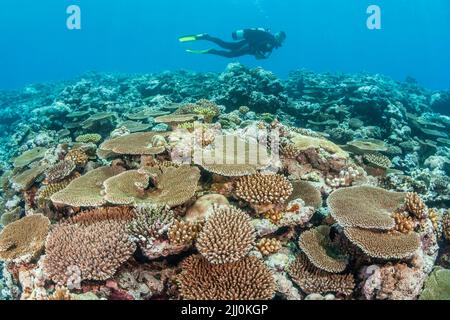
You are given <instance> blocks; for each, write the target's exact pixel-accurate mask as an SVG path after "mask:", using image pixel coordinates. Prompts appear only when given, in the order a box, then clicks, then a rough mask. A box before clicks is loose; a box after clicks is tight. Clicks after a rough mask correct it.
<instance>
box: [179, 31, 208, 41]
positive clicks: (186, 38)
mask: <svg viewBox="0 0 450 320" xmlns="http://www.w3.org/2000/svg"><path fill="white" fill-rule="evenodd" d="M205 35H206V34H204V33H200V34H196V35H190V36H184V37H180V38H178V41H180V42H191V41H197V40H202V38H204V37H205Z"/></svg>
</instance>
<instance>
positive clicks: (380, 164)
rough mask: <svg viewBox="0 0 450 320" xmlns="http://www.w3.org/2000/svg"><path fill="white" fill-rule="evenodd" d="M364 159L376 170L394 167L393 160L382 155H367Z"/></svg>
mask: <svg viewBox="0 0 450 320" xmlns="http://www.w3.org/2000/svg"><path fill="white" fill-rule="evenodd" d="M363 158H364V160H365V161H366V162H367V163H368V164H369V165H370V166H373V167H376V168H381V169H388V168H390V167H391V166H392V162H391V160H389V158H388V157H386V156H385V155H382V154H381V153H366V154H364V156H363Z"/></svg>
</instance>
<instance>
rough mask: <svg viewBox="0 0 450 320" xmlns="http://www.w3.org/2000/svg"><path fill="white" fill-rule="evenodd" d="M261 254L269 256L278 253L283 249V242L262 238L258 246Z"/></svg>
mask: <svg viewBox="0 0 450 320" xmlns="http://www.w3.org/2000/svg"><path fill="white" fill-rule="evenodd" d="M256 248H258V250H259V252H261V254H263V255H265V256H268V255H271V254H274V253H277V252H278V251H279V250H280V249H281V242H280V241H279V240H277V239H275V238H262V239H261V240H259V241H258V243H257V244H256Z"/></svg>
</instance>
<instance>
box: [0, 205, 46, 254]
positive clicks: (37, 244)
mask: <svg viewBox="0 0 450 320" xmlns="http://www.w3.org/2000/svg"><path fill="white" fill-rule="evenodd" d="M49 229H50V220H49V219H48V218H47V217H44V216H43V215H40V214H36V215H30V216H27V217H24V218H22V219H20V220H18V221H15V222H12V223H10V224H8V225H7V226H6V227H5V228H4V229H3V230H2V231H1V233H0V260H6V261H21V262H29V261H30V260H32V259H34V258H36V257H37V256H38V255H39V254H40V253H41V251H42V250H43V249H44V242H45V238H46V237H47V234H48V232H49Z"/></svg>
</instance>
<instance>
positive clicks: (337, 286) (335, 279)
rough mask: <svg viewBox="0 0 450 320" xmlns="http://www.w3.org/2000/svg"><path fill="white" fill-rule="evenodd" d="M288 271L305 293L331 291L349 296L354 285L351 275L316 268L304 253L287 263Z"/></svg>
mask: <svg viewBox="0 0 450 320" xmlns="http://www.w3.org/2000/svg"><path fill="white" fill-rule="evenodd" d="M288 273H289V275H290V276H291V278H292V280H293V281H294V282H295V283H296V284H297V285H298V286H299V287H300V288H301V289H302V290H303V292H305V293H306V294H312V293H321V294H325V293H331V292H333V293H338V294H343V295H346V296H350V295H351V294H352V293H353V289H354V287H355V280H354V278H353V275H351V274H334V273H329V272H325V271H323V270H320V269H317V268H316V267H314V266H313V265H312V264H311V263H310V262H309V261H308V259H307V258H306V257H305V256H304V255H299V256H298V257H297V258H296V259H295V261H294V262H292V263H291V264H290V265H289V268H288Z"/></svg>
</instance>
